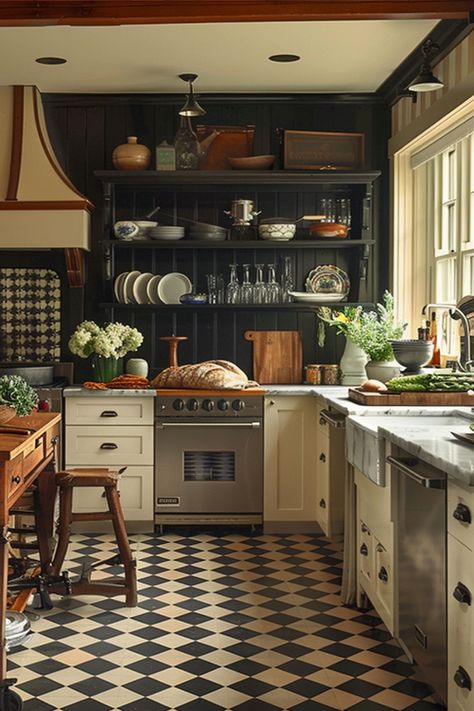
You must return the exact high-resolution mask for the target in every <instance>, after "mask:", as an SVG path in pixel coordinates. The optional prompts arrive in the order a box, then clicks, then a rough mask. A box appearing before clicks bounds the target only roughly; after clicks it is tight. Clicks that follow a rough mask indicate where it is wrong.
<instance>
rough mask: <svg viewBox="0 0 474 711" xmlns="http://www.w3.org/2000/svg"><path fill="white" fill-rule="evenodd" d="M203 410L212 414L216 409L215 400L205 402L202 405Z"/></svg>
mask: <svg viewBox="0 0 474 711" xmlns="http://www.w3.org/2000/svg"><path fill="white" fill-rule="evenodd" d="M202 409H203V410H206V412H212V410H213V409H214V400H204V402H203V403H202Z"/></svg>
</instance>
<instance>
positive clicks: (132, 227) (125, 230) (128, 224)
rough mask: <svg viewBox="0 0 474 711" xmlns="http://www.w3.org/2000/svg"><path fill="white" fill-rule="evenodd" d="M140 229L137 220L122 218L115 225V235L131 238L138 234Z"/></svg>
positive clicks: (119, 237)
mask: <svg viewBox="0 0 474 711" xmlns="http://www.w3.org/2000/svg"><path fill="white" fill-rule="evenodd" d="M139 231H140V228H139V226H138V225H137V224H136V222H132V221H131V220H120V221H119V222H116V223H115V225H114V235H115V236H116V237H117V239H124V240H131V239H134V237H136V236H137V235H138V233H139Z"/></svg>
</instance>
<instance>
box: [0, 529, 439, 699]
mask: <svg viewBox="0 0 474 711" xmlns="http://www.w3.org/2000/svg"><path fill="white" fill-rule="evenodd" d="M132 545H133V548H134V551H135V556H136V558H137V562H138V592H139V595H138V607H136V608H134V609H130V608H127V607H124V605H123V602H122V599H120V598H116V599H103V598H99V597H90V596H89V597H82V598H73V597H69V598H68V597H64V598H60V597H56V596H54V598H53V599H54V602H55V607H54V609H53V610H50V611H48V612H42V613H40V614H41V617H40V620H39V621H36V622H33V623H32V627H33V630H34V633H35V634H34V635H33V637H32V638H31V640H30V642H29V644H28V647H23V648H19V649H17V650H15V651H12V652H11V654H10V655H9V663H8V666H9V676H11V677H17V679H18V683H17V685H16V687H15V688H16V690H17V691H18V692H19V693H20V694H21V696H22V697H23V699H24V711H53V710H58V709H59V710H61V711H107V710H108V709H121V710H122V711H165V710H170V709H176V710H178V709H179V711H230V710H232V711H279V710H281V709H291V710H292V711H332V710H333V709H352V710H353V711H378V710H380V711H386V709H413V711H436V710H440V709H442V707H441V706H438V705H436V703H435V702H434V701H433V699H432V698H431V696H430V689H429V687H427V686H426V685H425V684H423V683H421V682H420V681H418V680H417V679H416V676H414V670H413V668H412V667H411V666H410V664H408V663H407V660H406V659H405V658H404V656H403V654H402V652H401V650H400V649H399V647H398V646H397V645H396V643H395V642H394V641H393V640H392V639H391V637H390V635H389V634H388V632H387V631H386V629H385V628H384V626H383V625H382V624H381V622H380V619H379V618H378V617H376V616H375V614H373V613H370V614H361V613H360V611H358V610H355V609H351V608H348V607H343V606H342V605H341V604H340V599H339V596H338V591H339V584H340V567H339V566H340V555H339V553H338V550H337V546H336V545H335V544H332V543H329V542H328V541H327V539H325V538H324V537H323V536H316V535H314V536H313V535H285V536H281V535H272V536H270V535H258V534H257V535H251V536H249V535H248V534H246V533H241V532H235V531H232V532H228V531H222V530H221V529H215V530H212V531H211V532H206V533H202V532H199V531H196V530H193V531H191V532H189V531H185V532H184V533H183V532H180V531H178V532H177V533H176V532H172V533H165V534H164V535H163V536H159V535H136V536H132ZM114 551H115V548H114V544H113V542H112V538H111V536H107V535H100V536H89V537H85V536H82V537H78V536H76V537H75V538H74V540H73V543H72V544H71V546H70V549H69V562H68V564H67V568H68V569H69V570H70V572H71V574H73V573H74V572H75V569H76V568H77V565H78V564H79V563H80V562H82V561H83V560H84V558H85V557H86V558H92V559H101V558H103V559H107V558H108V557H110V555H111V554H113V552H114ZM111 570H113V572H118V571H119V570H120V569H118V570H117V569H111ZM104 572H105V571H104ZM107 572H110V571H107Z"/></svg>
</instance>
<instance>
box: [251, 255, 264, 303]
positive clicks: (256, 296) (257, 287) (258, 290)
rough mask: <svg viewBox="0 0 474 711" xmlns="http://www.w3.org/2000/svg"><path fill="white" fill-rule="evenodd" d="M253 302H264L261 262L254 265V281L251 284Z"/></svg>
mask: <svg viewBox="0 0 474 711" xmlns="http://www.w3.org/2000/svg"><path fill="white" fill-rule="evenodd" d="M253 303H254V304H263V303H265V282H264V281H263V264H256V265H255V283H254V285H253Z"/></svg>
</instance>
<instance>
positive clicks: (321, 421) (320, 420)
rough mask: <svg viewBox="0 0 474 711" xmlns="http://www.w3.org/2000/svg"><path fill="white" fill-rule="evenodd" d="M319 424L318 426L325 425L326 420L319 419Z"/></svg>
mask: <svg viewBox="0 0 474 711" xmlns="http://www.w3.org/2000/svg"><path fill="white" fill-rule="evenodd" d="M319 424H320V425H327V422H326V420H323V418H322V417H320V418H319Z"/></svg>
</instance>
